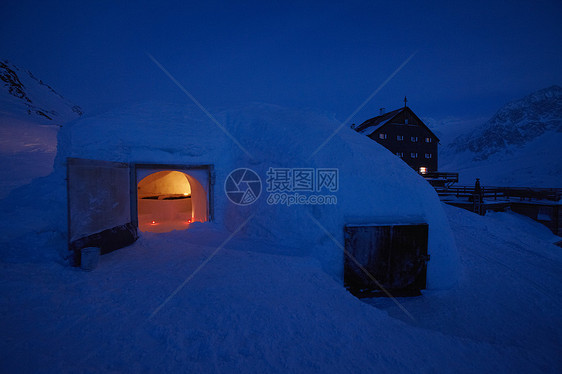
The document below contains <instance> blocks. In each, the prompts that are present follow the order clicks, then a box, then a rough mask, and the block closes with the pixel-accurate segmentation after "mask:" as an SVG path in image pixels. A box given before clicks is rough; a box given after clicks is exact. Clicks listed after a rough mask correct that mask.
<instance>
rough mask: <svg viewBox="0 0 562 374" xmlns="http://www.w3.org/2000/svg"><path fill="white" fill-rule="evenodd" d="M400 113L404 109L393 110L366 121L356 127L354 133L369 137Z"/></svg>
mask: <svg viewBox="0 0 562 374" xmlns="http://www.w3.org/2000/svg"><path fill="white" fill-rule="evenodd" d="M402 111H404V108H400V109H396V110H393V111H392V112H388V113H385V114H383V115H380V116H377V117H373V118H371V119H368V120H366V121H365V122H363V123H362V124H360V125H359V126H357V127H356V128H355V131H357V132H358V133H360V134H364V135H367V136H369V135H371V134H372V133H374V132H375V131H377V130H378V129H380V128H381V127H383V126H384V125H386V124H387V123H388V121H390V120H391V119H393V118H394V117H396V115H397V114H399V113H402Z"/></svg>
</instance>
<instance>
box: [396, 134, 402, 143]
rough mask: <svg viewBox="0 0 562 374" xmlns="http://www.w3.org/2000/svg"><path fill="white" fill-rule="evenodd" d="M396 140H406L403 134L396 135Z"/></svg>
mask: <svg viewBox="0 0 562 374" xmlns="http://www.w3.org/2000/svg"><path fill="white" fill-rule="evenodd" d="M396 140H398V141H399V142H401V141H402V140H404V136H403V135H396Z"/></svg>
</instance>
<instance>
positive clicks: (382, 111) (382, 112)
mask: <svg viewBox="0 0 562 374" xmlns="http://www.w3.org/2000/svg"><path fill="white" fill-rule="evenodd" d="M385 109H386V108H380V109H379V111H380V113H379V116H382V115H383V114H384V110H385Z"/></svg>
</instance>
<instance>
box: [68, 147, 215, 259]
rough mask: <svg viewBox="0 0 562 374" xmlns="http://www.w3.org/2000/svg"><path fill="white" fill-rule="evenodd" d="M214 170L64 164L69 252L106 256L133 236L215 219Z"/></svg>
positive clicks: (205, 167) (88, 162) (99, 162)
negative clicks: (88, 250)
mask: <svg viewBox="0 0 562 374" xmlns="http://www.w3.org/2000/svg"><path fill="white" fill-rule="evenodd" d="M213 184H214V170H213V165H162V164H136V163H125V162H112V161H104V160H91V159H81V158H71V157H69V158H67V199H68V249H69V250H70V251H72V252H74V261H75V264H78V265H79V264H80V251H81V250H82V249H83V248H86V247H98V248H100V253H101V254H105V253H108V252H111V251H114V250H116V249H119V248H123V247H125V246H128V245H130V244H132V243H133V242H134V241H135V240H136V239H137V238H138V235H137V230H140V231H152V232H169V231H172V230H182V229H185V228H187V227H188V226H189V224H191V223H193V222H205V221H210V220H212V217H213Z"/></svg>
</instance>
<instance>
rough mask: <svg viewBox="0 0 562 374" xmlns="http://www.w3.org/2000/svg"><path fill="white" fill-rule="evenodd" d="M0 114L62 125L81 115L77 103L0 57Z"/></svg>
mask: <svg viewBox="0 0 562 374" xmlns="http://www.w3.org/2000/svg"><path fill="white" fill-rule="evenodd" d="M0 81H1V82H2V89H1V90H0V117H5V116H9V117H17V118H21V119H23V118H27V119H29V120H30V121H31V122H33V123H38V124H46V125H62V124H63V123H66V122H69V121H71V120H73V119H76V118H78V117H80V116H81V115H82V109H81V108H80V107H79V106H78V105H74V104H72V103H71V102H70V101H68V100H67V99H65V98H64V97H62V96H61V95H60V94H59V93H58V92H56V91H55V90H54V89H53V88H52V87H51V86H49V85H48V84H46V83H44V82H43V81H42V80H40V79H37V78H36V77H35V76H34V75H33V74H32V73H31V72H30V71H29V70H24V69H20V68H19V67H17V66H15V65H13V64H11V63H10V62H9V61H6V60H4V61H0Z"/></svg>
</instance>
